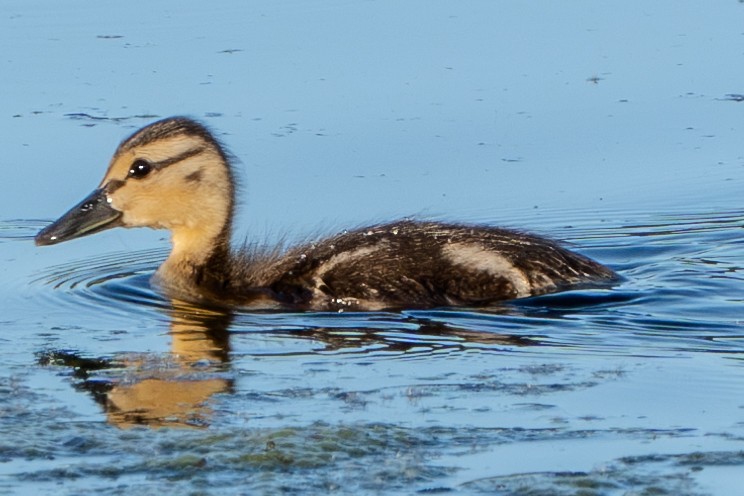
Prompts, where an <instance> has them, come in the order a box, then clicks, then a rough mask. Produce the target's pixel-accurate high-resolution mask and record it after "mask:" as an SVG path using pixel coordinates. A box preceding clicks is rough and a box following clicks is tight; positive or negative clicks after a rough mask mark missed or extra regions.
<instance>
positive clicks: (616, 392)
mask: <svg viewBox="0 0 744 496" xmlns="http://www.w3.org/2000/svg"><path fill="white" fill-rule="evenodd" d="M742 26H744V4H742V3H741V2H740V1H736V0H726V1H722V0H721V1H711V2H691V1H678V0H674V1H671V0H670V1H663V0H662V1H656V2H640V1H638V2H636V1H630V2H615V1H610V2H600V3H598V2H593V1H573V2H551V1H530V2H501V1H469V2H459V1H436V0H435V1H430V0H427V1H423V0H422V1H406V2H399V1H392V0H391V1H386V0H382V1H376V2H369V1H353V0H344V1H335V0H334V1H323V2H319V1H318V2H316V1H307V2H298V1H289V0H285V1H253V2H238V1H231V2H220V3H217V4H214V5H207V4H205V3H204V2H199V3H197V2H188V1H186V2H184V1H180V2H175V1H164V2H157V3H154V4H148V5H147V6H145V5H144V4H143V5H137V4H136V3H132V2H123V3H122V2H113V1H102V2H95V3H90V2H82V1H70V2H64V3H60V2H51V1H42V2H23V1H16V0H11V1H7V2H4V5H3V9H2V13H1V14H0V43H2V46H3V47H4V48H5V50H4V51H3V57H0V68H1V69H0V70H1V71H2V74H3V77H2V78H0V101H1V102H2V105H1V106H0V108H1V109H2V112H0V128H1V129H2V136H3V144H4V147H3V154H2V155H0V165H2V170H3V171H4V173H5V176H4V180H3V181H0V270H1V271H2V275H3V284H2V287H1V288H0V301H1V302H2V316H1V317H0V329H1V330H2V332H1V333H0V354H1V356H0V433H1V434H0V494H37V495H44V494H50V495H51V494H54V495H60V494H70V495H72V494H74V495H85V494H127V495H129V494H157V495H163V494H179V495H181V494H220V495H222V494H236V495H237V494H278V493H289V494H311V493H314V494H325V493H335V494H352V493H353V494H417V493H418V494H504V495H507V494H529V495H573V494H583V495H626V494H649V495H650V494H674V495H679V494H685V495H698V494H700V495H703V494H737V492H738V491H740V487H741V480H742V474H744V399H743V398H744V394H743V393H744V311H742V304H743V303H744V302H743V298H742V290H743V289H744V268H743V264H744V249H742V248H743V247H744V237H743V236H742V235H743V234H744V231H743V230H742V226H743V225H744V224H743V221H744V206H743V205H742V202H741V197H742V196H741V191H742V190H743V189H744V174H743V172H744V169H743V167H744V140H742V136H743V133H742V125H741V123H742V122H744V96H743V95H744V51H743V50H742V47H743V46H744V28H743V27H742ZM176 114H183V115H189V116H192V117H196V118H199V119H201V120H203V121H204V122H206V123H207V124H209V125H210V126H212V127H213V128H214V129H215V130H216V131H217V132H218V135H219V137H220V138H221V139H222V140H223V141H224V142H225V143H227V144H228V146H229V148H230V149H231V150H232V152H233V154H234V155H235V156H236V158H237V161H236V170H237V172H238V175H239V176H240V179H241V191H242V194H243V197H242V198H243V199H242V202H241V205H240V209H239V217H238V219H237V222H236V225H237V226H239V231H240V232H239V234H238V237H239V238H240V239H239V240H242V238H243V237H246V236H247V237H249V238H251V239H253V240H257V241H259V242H263V241H268V242H270V241H272V240H277V239H285V240H290V241H291V240H295V239H302V238H304V237H306V236H308V235H312V234H314V233H329V234H330V233H335V232H338V231H341V230H343V229H346V228H351V227H355V226H358V225H361V224H364V223H365V222H377V221H381V220H391V219H395V218H402V217H405V216H416V217H419V218H426V219H429V218H434V219H444V220H451V221H454V220H459V221H465V222H477V223H486V224H492V225H502V226H507V227H519V228H524V229H529V230H531V231H534V232H536V233H539V234H543V235H547V236H551V237H554V238H557V239H560V240H562V241H564V242H565V243H566V244H568V245H570V246H572V247H573V249H576V250H577V251H580V252H581V253H584V254H586V255H588V256H591V257H593V258H595V259H597V260H600V261H602V262H603V263H606V264H608V265H609V266H611V267H612V268H613V269H615V270H616V271H617V272H618V273H619V274H620V275H621V276H622V278H623V279H622V282H621V283H619V284H618V285H617V286H615V287H613V288H604V289H596V290H581V291H571V292H566V293H562V294H556V295H548V296H543V297H538V298H531V299H526V300H521V301H513V302H507V303H504V304H503V305H502V306H500V307H498V308H492V309H489V310H488V311H484V310H476V309H437V310H430V311H403V312H398V313H386V312H380V313H340V314H328V313H255V312H246V311H235V312H232V313H230V314H225V313H219V312H215V311H211V310H209V309H203V308H195V307H191V306H188V305H185V304H182V303H179V302H171V301H168V300H166V299H164V298H163V297H162V296H161V295H160V294H158V293H157V292H156V291H154V290H153V289H152V288H151V287H150V285H149V277H150V276H151V275H152V273H153V271H154V270H155V269H156V268H157V266H158V264H159V263H160V261H162V260H163V258H164V257H165V255H166V254H167V250H168V243H167V234H166V233H163V232H156V231H147V230H139V231H136V230H129V231H127V230H123V229H118V230H114V231H109V232H105V233H100V234H98V235H95V236H92V237H87V238H83V239H79V240H75V241H72V242H69V243H65V244H61V245H58V246H54V247H44V248H37V247H35V246H34V245H33V236H34V235H35V233H36V232H38V230H39V229H40V228H42V227H43V226H45V225H46V224H47V223H48V222H50V221H51V220H52V219H53V218H56V216H58V215H59V214H61V213H62V212H64V211H65V210H66V209H67V208H69V207H70V206H72V205H73V204H75V203H76V202H77V201H79V200H80V199H81V198H82V197H83V196H84V195H85V194H86V193H87V192H88V191H90V190H91V189H93V188H94V187H96V186H97V184H98V181H99V180H100V178H101V177H102V176H103V173H104V171H105V168H106V166H107V163H108V159H109V157H110V154H111V153H112V152H113V150H114V149H115V147H116V145H117V144H118V142H119V141H120V140H121V139H123V138H124V137H125V136H126V135H128V134H129V133H131V132H132V131H133V130H134V129H136V128H138V127H140V126H142V125H144V124H146V123H149V122H151V121H152V120H154V119H156V118H159V117H165V116H169V115H176Z"/></svg>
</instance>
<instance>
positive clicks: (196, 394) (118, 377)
mask: <svg viewBox="0 0 744 496" xmlns="http://www.w3.org/2000/svg"><path fill="white" fill-rule="evenodd" d="M169 314H170V315H169V317H170V319H171V320H170V329H169V336H170V339H171V352H170V353H167V354H122V355H119V356H115V357H114V358H88V357H85V356H84V355H83V354H82V353H76V352H70V351H62V350H53V351H48V352H45V353H43V354H41V355H40V357H39V361H40V362H41V363H42V364H46V365H63V366H66V367H69V368H70V369H71V370H72V374H73V376H74V378H75V379H76V382H75V388H76V389H78V390H81V391H86V392H88V393H90V394H91V395H92V397H93V398H94V399H95V400H96V401H97V403H99V404H100V405H101V406H102V408H103V410H104V412H105V414H106V417H107V420H108V422H109V423H111V424H112V425H115V426H117V427H120V428H131V427H135V426H151V427H187V428H199V427H206V426H208V425H209V424H210V422H211V418H212V416H213V411H212V409H211V407H210V403H211V401H212V400H213V398H214V396H215V395H218V394H223V393H228V394H229V393H231V392H232V391H233V380H232V379H231V375H230V370H229V369H230V363H229V362H230V339H229V338H230V331H229V329H230V326H231V325H232V324H233V322H234V317H235V314H233V313H232V312H229V311H223V310H219V309H213V308H198V307H194V306H193V305H191V304H186V303H183V302H180V301H178V302H173V305H172V307H171V308H170V310H169ZM244 315H246V314H244ZM309 320H311V319H309ZM398 322H399V324H400V327H399V328H398V329H395V328H393V329H390V328H384V326H383V328H380V327H376V328H364V327H353V328H345V327H344V328H340V327H339V328H330V327H316V328H311V329H307V328H306V329H302V330H296V331H291V332H289V333H287V331H282V332H281V333H278V332H277V331H276V329H269V330H268V331H267V332H269V333H271V334H273V335H275V336H277V337H281V336H287V335H288V334H289V335H290V336H291V337H292V338H294V339H297V338H299V339H307V340H311V341H313V343H317V344H319V345H320V347H319V348H314V349H313V351H312V352H311V353H323V352H341V351H343V352H344V353H356V352H358V353H368V352H370V351H374V352H376V353H379V352H380V351H381V350H383V351H386V352H390V353H420V352H422V350H429V351H439V350H441V349H444V348H446V349H448V350H450V351H455V352H456V351H458V350H460V349H473V348H474V347H475V348H477V347H481V348H486V347H487V348H489V349H493V347H494V346H496V347H498V346H510V347H513V346H529V345H537V344H539V341H536V340H534V339H532V338H530V337H525V336H515V335H502V334H495V333H493V332H485V331H473V330H466V329H455V328H453V327H451V326H450V325H449V324H443V323H439V322H431V321H427V320H425V319H418V318H408V319H405V318H401V319H400V320H399V321H398ZM392 324H393V323H392V322H391V327H394V325H392ZM411 324H414V325H415V327H416V329H415V330H414V331H412V330H411V327H413V326H412V325H411ZM402 328H405V329H407V330H403V329H402Z"/></svg>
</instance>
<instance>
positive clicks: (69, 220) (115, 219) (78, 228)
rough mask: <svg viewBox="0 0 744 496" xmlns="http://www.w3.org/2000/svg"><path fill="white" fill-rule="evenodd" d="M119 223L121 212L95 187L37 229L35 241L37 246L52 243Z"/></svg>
mask: <svg viewBox="0 0 744 496" xmlns="http://www.w3.org/2000/svg"><path fill="white" fill-rule="evenodd" d="M121 225H122V223H121V212H119V211H118V210H115V209H114V208H113V207H111V205H110V204H109V202H108V199H107V197H106V191H105V190H104V189H97V190H95V191H94V192H93V193H91V194H90V195H89V196H88V197H87V198H85V199H84V200H83V201H81V202H80V203H78V204H77V205H75V206H74V207H72V208H71V209H70V210H69V211H68V212H67V213H66V214H64V215H63V216H62V217H60V218H59V219H57V220H56V221H54V222H53V223H52V224H50V225H48V226H47V227H45V228H44V229H42V230H41V231H39V234H37V235H36V238H35V241H36V245H37V246H46V245H54V244H57V243H61V242H63V241H68V240H70V239H75V238H79V237H80V236H86V235H88V234H93V233H96V232H98V231H103V230H104V229H109V228H112V227H117V226H121Z"/></svg>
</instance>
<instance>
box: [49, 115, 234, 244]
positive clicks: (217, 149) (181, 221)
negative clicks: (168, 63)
mask: <svg viewBox="0 0 744 496" xmlns="http://www.w3.org/2000/svg"><path fill="white" fill-rule="evenodd" d="M233 203H234V187H233V178H232V173H231V169H230V166H229V162H228V159H227V155H226V153H225V152H224V150H223V148H222V146H221V145H220V143H219V142H218V141H217V140H216V139H215V138H214V137H213V136H212V134H211V133H210V132H209V131H208V130H207V129H206V127H204V126H203V125H201V124H199V123H198V122H196V121H194V120H191V119H188V118H184V117H173V118H168V119H164V120H161V121H158V122H155V123H153V124H150V125H149V126H146V127H144V128H142V129H140V130H139V131H137V132H135V133H134V134H132V135H131V136H130V137H129V138H127V139H125V140H124V141H123V142H122V143H121V144H120V145H119V147H118V148H117V150H116V152H115V153H114V156H113V158H112V159H111V163H110V165H109V168H108V170H107V171H106V175H105V176H104V178H103V180H102V181H101V183H100V185H99V186H98V188H96V189H95V190H94V191H93V192H92V193H91V194H90V195H89V196H87V197H86V198H85V199H83V200H82V201H81V202H80V203H78V204H77V205H75V206H74V207H72V208H71V209H70V210H69V211H68V212H67V213H65V214H64V215H62V217H60V218H59V219H58V220H56V221H55V222H53V223H52V224H50V225H49V226H47V227H46V228H44V229H43V230H42V231H41V232H39V234H38V235H37V236H36V239H35V241H36V244H37V245H52V244H56V243H61V242H63V241H67V240H70V239H74V238H78V237H80V236H85V235H88V234H92V233H95V232H99V231H102V230H105V229H109V228H112V227H118V226H123V227H152V228H156V229H168V230H170V231H171V233H172V241H173V248H174V251H176V250H178V249H179V248H182V249H183V248H185V247H188V248H189V249H190V250H191V251H195V252H198V251H199V250H202V251H204V250H207V247H208V246H209V245H210V244H214V243H215V241H214V240H215V238H217V237H218V236H221V235H222V236H228V237H229V225H230V219H231V216H232V210H233Z"/></svg>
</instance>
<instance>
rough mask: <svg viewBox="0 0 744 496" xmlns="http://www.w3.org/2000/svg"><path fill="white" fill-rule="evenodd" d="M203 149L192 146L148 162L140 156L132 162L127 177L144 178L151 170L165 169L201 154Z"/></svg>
mask: <svg viewBox="0 0 744 496" xmlns="http://www.w3.org/2000/svg"><path fill="white" fill-rule="evenodd" d="M203 151H204V148H192V149H191V150H186V151H185V152H183V153H182V154H180V155H176V156H175V157H170V158H166V159H165V160H161V161H160V162H148V161H147V160H144V159H141V158H138V159H137V160H135V161H134V162H132V165H131V166H130V167H129V174H127V177H131V178H134V179H142V178H144V177H146V176H147V175H148V174H150V172H152V171H153V170H160V169H163V168H165V167H168V166H169V165H173V164H176V163H178V162H181V161H182V160H186V159H187V158H191V157H194V156H196V155H199V154H200V153H202V152H203Z"/></svg>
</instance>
